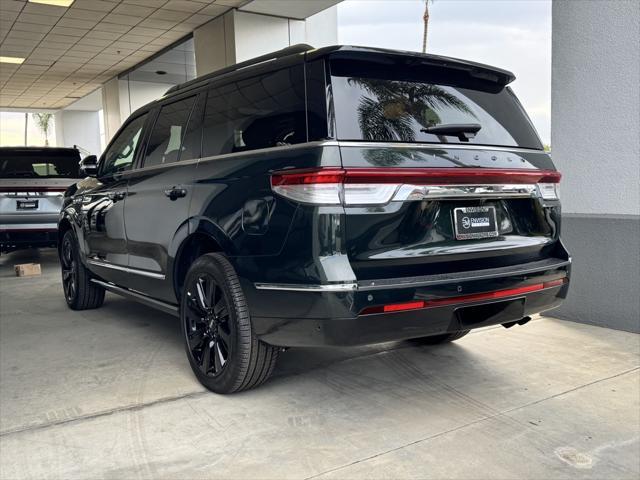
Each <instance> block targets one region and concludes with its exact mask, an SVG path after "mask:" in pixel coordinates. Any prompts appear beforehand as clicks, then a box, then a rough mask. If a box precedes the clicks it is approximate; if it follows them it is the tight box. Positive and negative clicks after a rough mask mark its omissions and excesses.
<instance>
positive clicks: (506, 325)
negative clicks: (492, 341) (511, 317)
mask: <svg viewBox="0 0 640 480" xmlns="http://www.w3.org/2000/svg"><path fill="white" fill-rule="evenodd" d="M530 320H531V317H529V316H527V317H523V318H521V319H520V320H516V321H515V322H506V323H503V324H502V326H503V327H504V328H511V327H513V326H514V325H524V324H525V323H529V321H530Z"/></svg>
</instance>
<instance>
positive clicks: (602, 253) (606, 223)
mask: <svg viewBox="0 0 640 480" xmlns="http://www.w3.org/2000/svg"><path fill="white" fill-rule="evenodd" d="M638 38H640V3H639V2H637V1H635V0H617V1H592V2H570V1H554V3H553V30H552V88H551V91H552V93H551V95H552V119H551V148H552V155H553V158H554V161H555V163H556V165H557V167H558V168H559V169H560V171H562V173H563V179H562V184H561V197H562V204H563V237H564V240H565V243H566V244H567V247H568V248H569V250H570V251H571V253H572V255H573V260H574V267H573V282H572V287H571V291H570V294H569V298H568V299H567V301H566V302H565V304H564V305H563V306H562V307H561V308H560V309H558V310H557V311H556V314H558V315H559V316H562V317H564V318H568V319H573V320H578V321H583V322H585V323H591V324H596V325H603V326H607V327H612V328H619V329H623V330H630V331H636V332H637V331H640V317H639V315H640V314H639V312H640V294H639V292H640V260H639V258H640V234H639V233H640V192H639V190H640V145H639V140H638V132H639V131H640V107H639V105H640V89H639V88H638V85H640V49H639V48H638Z"/></svg>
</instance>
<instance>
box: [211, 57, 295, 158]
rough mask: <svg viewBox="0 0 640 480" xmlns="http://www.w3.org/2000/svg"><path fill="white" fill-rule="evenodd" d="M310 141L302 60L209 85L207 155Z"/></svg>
mask: <svg viewBox="0 0 640 480" xmlns="http://www.w3.org/2000/svg"><path fill="white" fill-rule="evenodd" d="M306 141H307V126H306V118H305V99H304V71H303V67H302V65H298V66H295V67H291V68H285V69H282V70H279V71H277V72H272V73H269V74H266V75H261V76H257V77H253V78H249V79H246V80H240V81H238V82H234V83H229V84H226V85H221V86H217V87H214V88H212V89H211V90H209V93H208V96H207V106H206V110H205V119H204V131H203V140H202V143H203V152H202V154H203V156H213V155H220V154H224V153H232V152H242V151H247V150H255V149H258V148H268V147H276V146H280V145H290V144H295V143H302V142H306Z"/></svg>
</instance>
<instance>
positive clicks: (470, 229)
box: [453, 206, 499, 240]
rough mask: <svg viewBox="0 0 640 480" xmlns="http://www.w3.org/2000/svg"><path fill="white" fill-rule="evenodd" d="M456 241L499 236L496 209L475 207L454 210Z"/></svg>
mask: <svg viewBox="0 0 640 480" xmlns="http://www.w3.org/2000/svg"><path fill="white" fill-rule="evenodd" d="M453 228H454V230H455V235H456V240H482V239H486V238H495V237H497V236H498V234H499V233H498V220H497V216H496V207H494V206H473V207H458V208H454V209H453Z"/></svg>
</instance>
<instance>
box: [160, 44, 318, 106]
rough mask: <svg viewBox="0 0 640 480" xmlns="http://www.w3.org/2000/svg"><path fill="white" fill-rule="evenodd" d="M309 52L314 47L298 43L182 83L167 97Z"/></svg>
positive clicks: (167, 92)
mask: <svg viewBox="0 0 640 480" xmlns="http://www.w3.org/2000/svg"><path fill="white" fill-rule="evenodd" d="M309 50H313V47H312V46H311V45H307V44H306V43H298V44H296V45H291V46H290V47H286V48H283V49H282V50H277V51H275V52H271V53H267V54H265V55H260V56H259V57H255V58H251V59H249V60H245V61H244V62H240V63H236V64H234V65H229V66H228V67H224V68H221V69H219V70H215V71H213V72H211V73H208V74H206V75H203V76H202V77H198V78H194V79H193V80H191V81H189V82H185V83H181V84H180V85H176V86H174V87H171V88H170V89H169V90H167V91H166V92H165V96H166V95H169V94H170V93H175V92H178V91H180V90H185V89H187V88H189V87H190V86H192V85H195V84H197V83H200V82H204V81H206V80H208V79H210V78H213V77H217V76H220V75H223V74H225V73H230V72H235V71H237V70H241V69H243V68H246V67H251V66H253V65H257V64H259V63H263V62H268V61H270V60H277V59H278V58H282V57H286V56H289V55H294V54H296V53H305V52H308V51H309Z"/></svg>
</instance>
